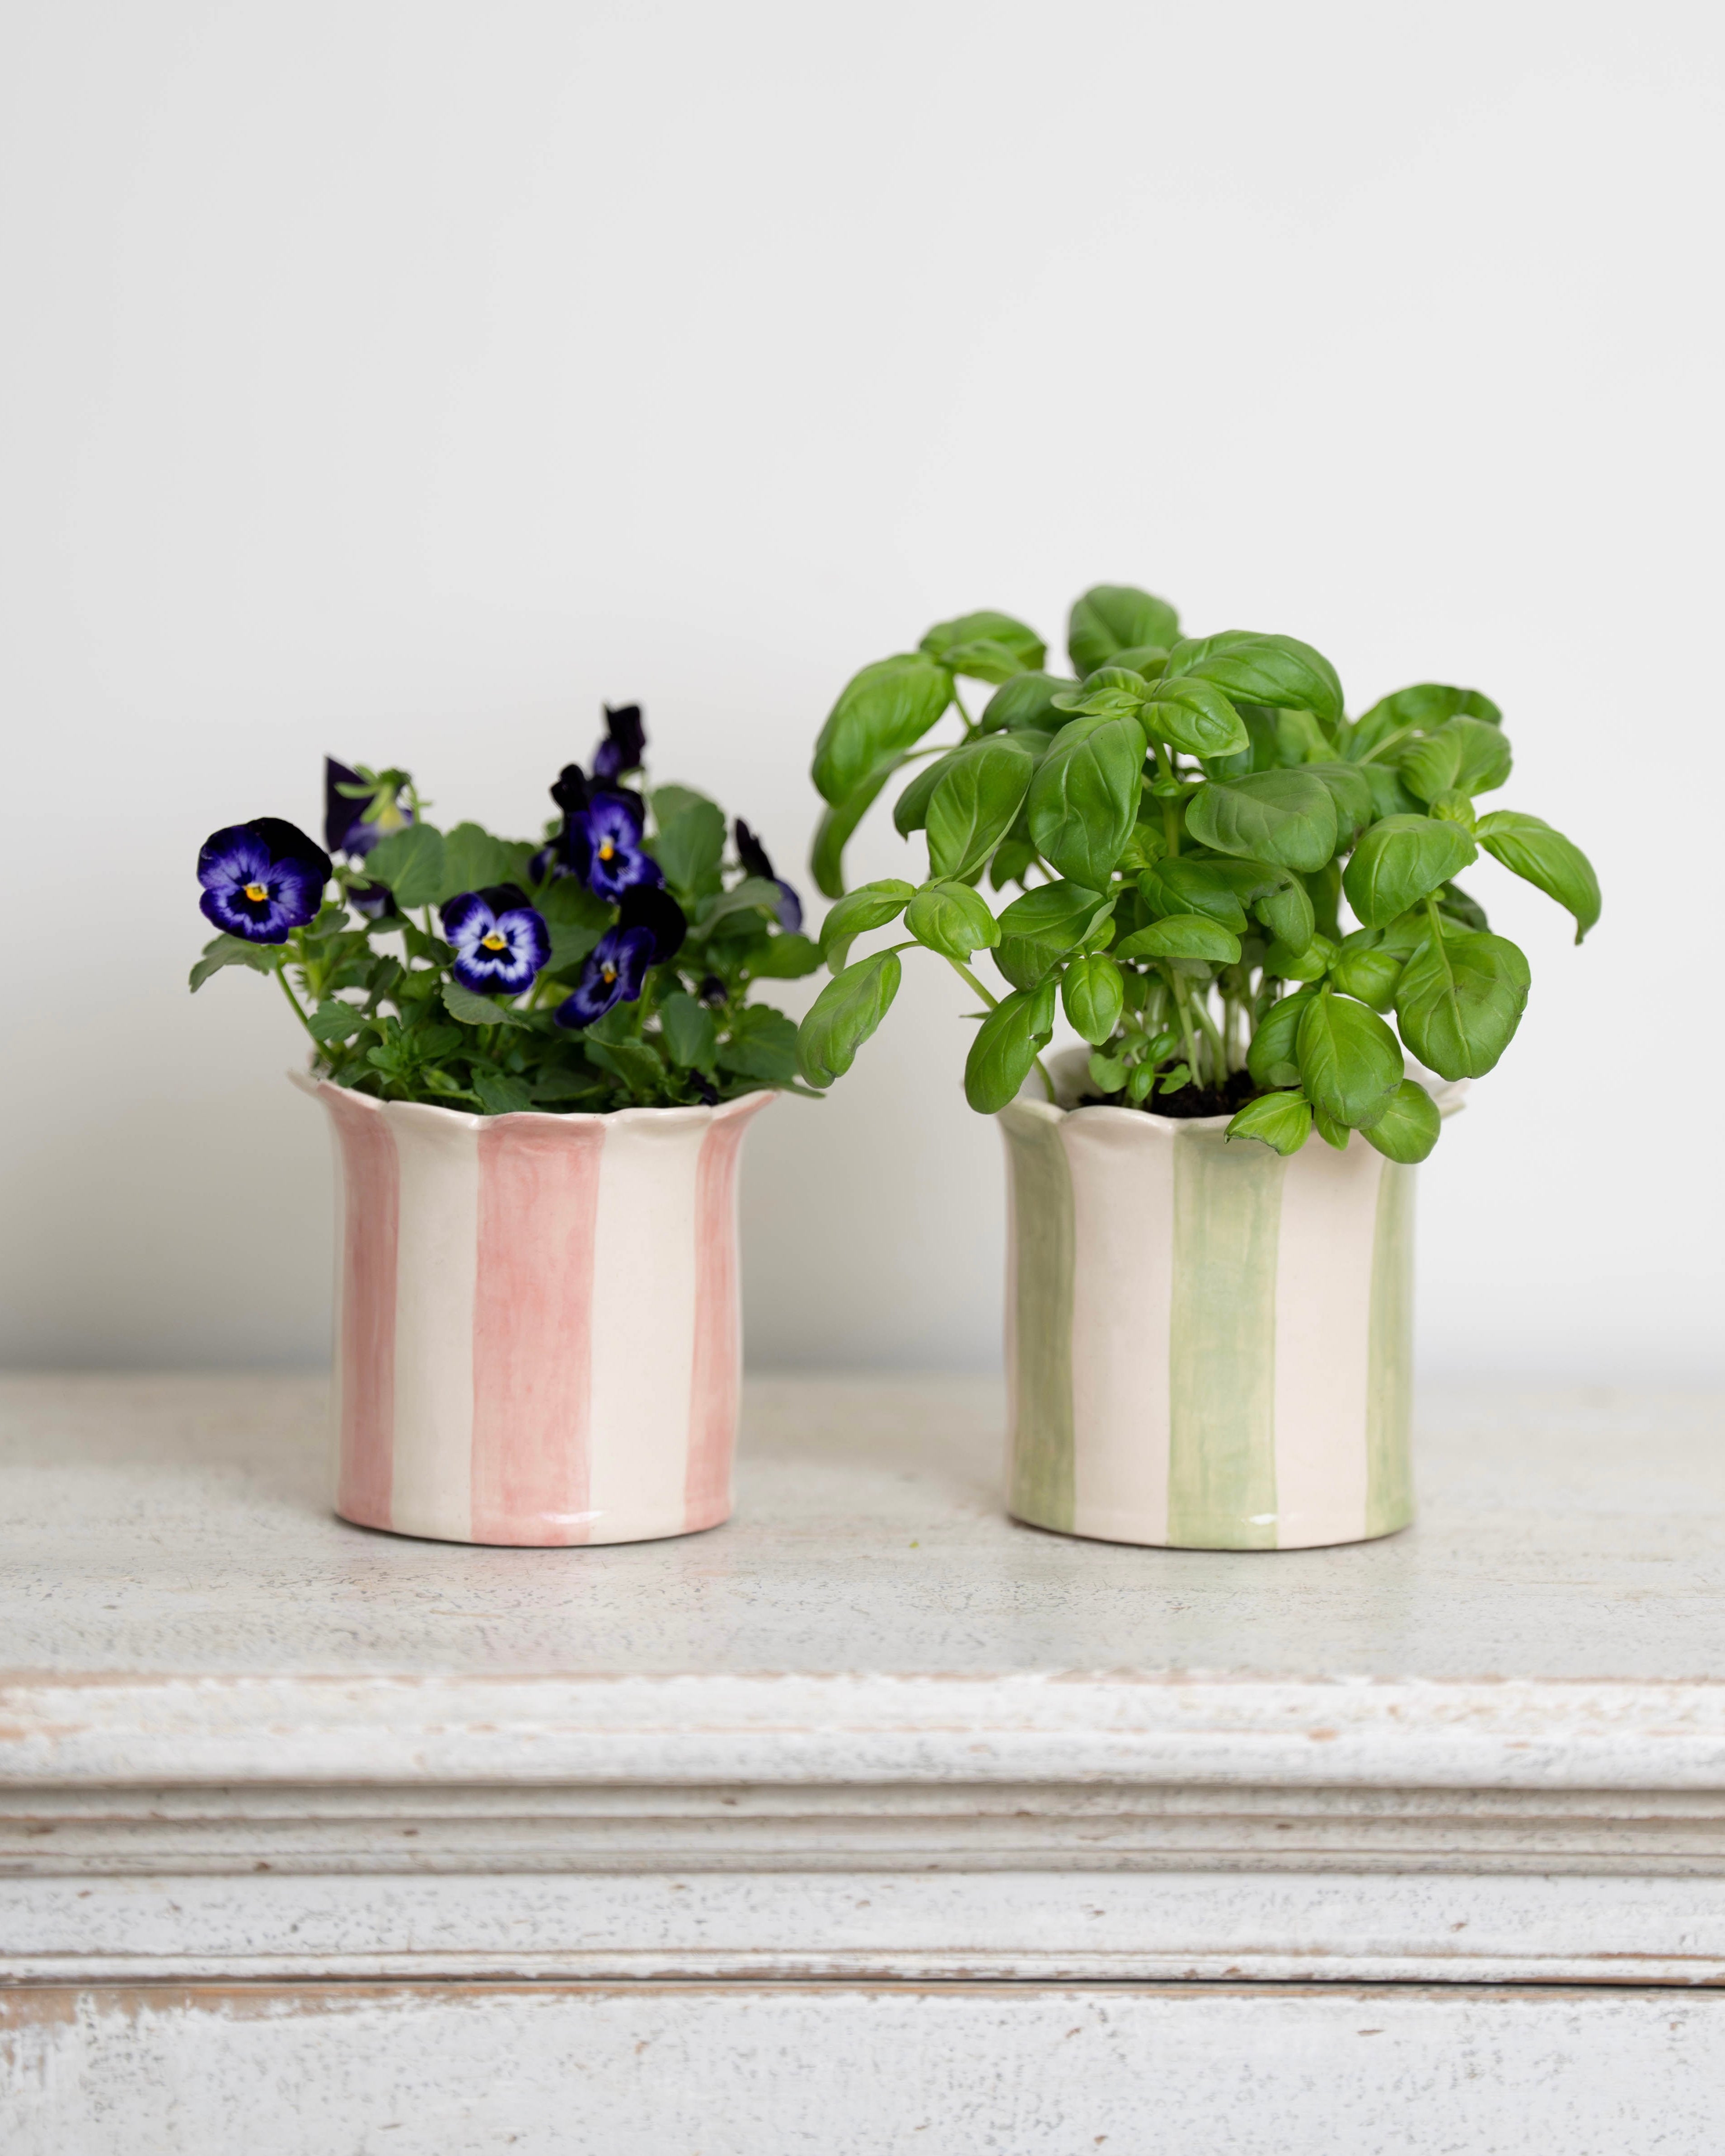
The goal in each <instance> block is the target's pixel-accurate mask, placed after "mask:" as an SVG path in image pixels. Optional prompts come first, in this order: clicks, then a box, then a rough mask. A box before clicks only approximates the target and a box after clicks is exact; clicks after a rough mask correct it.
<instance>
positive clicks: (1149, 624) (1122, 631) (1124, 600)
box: [1066, 584, 1180, 674]
mask: <svg viewBox="0 0 1725 2156" xmlns="http://www.w3.org/2000/svg"><path fill="white" fill-rule="evenodd" d="M1179 634H1180V617H1179V616H1178V614H1177V613H1175V612H1174V609H1173V608H1172V607H1171V606H1170V605H1169V604H1168V601H1167V600H1166V599H1158V598H1152V597H1151V595H1150V593H1148V592H1141V591H1139V590H1138V589H1137V588H1136V587H1135V586H1133V585H1132V584H1097V585H1096V586H1094V587H1093V588H1091V590H1090V591H1087V592H1086V593H1085V594H1084V596H1083V598H1081V599H1079V600H1078V601H1077V602H1076V604H1075V605H1074V607H1073V608H1072V612H1071V613H1070V616H1069V617H1068V619H1067V623H1066V649H1067V651H1068V653H1069V654H1070V658H1071V660H1072V664H1073V665H1074V666H1075V667H1076V670H1078V672H1079V673H1080V674H1093V673H1095V671H1096V669H1097V667H1099V666H1106V665H1107V664H1108V661H1109V660H1111V658H1112V657H1113V656H1114V654H1115V653H1116V652H1117V651H1123V650H1125V649H1127V647H1128V646H1132V645H1138V644H1155V645H1158V646H1159V647H1160V648H1162V649H1164V650H1165V649H1167V648H1168V646H1169V645H1171V644H1173V642H1174V641H1175V639H1177V638H1178V635H1179Z"/></svg>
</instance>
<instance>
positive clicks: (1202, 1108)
mask: <svg viewBox="0 0 1725 2156" xmlns="http://www.w3.org/2000/svg"><path fill="white" fill-rule="evenodd" d="M1067 650H1068V653H1069V655H1070V660H1071V665H1072V672H1071V674H1070V675H1060V674H1054V673H1050V672H1049V671H1047V670H1046V666H1045V660H1046V656H1047V654H1046V651H1045V647H1044V645H1043V643H1042V640H1041V639H1040V637H1039V636H1037V634H1035V632H1034V630H1033V629H1027V628H1026V627H1025V626H1024V624H1023V623H1022V622H1019V621H1014V619H1011V617H1010V616H1009V615H1006V614H1002V613H973V614H966V615H964V616H963V617H961V618H960V619H957V620H956V621H948V622H942V623H940V624H937V626H936V627H935V628H933V629H930V631H929V632H928V634H927V636H925V637H924V638H923V639H922V644H921V645H920V647H919V648H918V649H916V651H914V652H906V653H901V654H899V655H897V656H896V657H894V658H891V659H883V660H878V661H877V662H876V663H875V665H871V666H865V668H864V669H863V670H862V671H861V672H860V674H858V675H856V676H855V679H854V680H852V681H851V682H850V684H849V685H847V686H846V688H845V690H844V692H843V694H842V695H841V696H839V701H838V702H837V704H836V705H835V706H834V709H833V712H832V716H830V717H829V719H828V721H827V722H826V725H825V726H824V727H823V728H822V730H821V734H820V738H819V742H818V743H817V745H816V747H815V752H814V783H815V785H816V787H817V788H819V791H820V793H821V794H822V795H823V797H824V799H825V800H826V802H827V803H828V804H829V806H828V808H827V811H826V814H825V816H824V819H823V820H822V823H821V825H820V828H819V833H818V834H817V837H816V840H815V844H814V860H813V868H814V877H815V880H816V882H817V883H818V884H819V887H820V889H821V890H822V891H824V893H825V894H826V896H828V897H829V898H833V899H836V900H837V901H838V903H837V904H836V905H835V906H834V907H833V908H832V910H831V911H830V912H829V914H828V916H827V919H826V922H825V925H824V930H823V932H822V937H821V951H822V955H823V957H824V959H825V961H826V963H827V965H828V967H829V969H830V971H831V973H832V974H833V976H834V978H832V979H831V980H830V981H829V983H827V985H826V986H825V987H824V988H823V989H822V991H821V993H820V994H819V997H818V998H816V1000H815V1002H814V1006H813V1008H812V1009H810V1011H809V1014H808V1016H807V1017H806V1018H805V1019H803V1024H802V1025H801V1027H800V1029H799V1030H798V1058H799V1061H800V1065H801V1068H802V1071H803V1076H804V1078H805V1079H806V1080H807V1081H808V1082H809V1085H811V1086H816V1087H824V1086H828V1085H830V1084H831V1083H832V1081H834V1079H835V1078H837V1077H839V1076H840V1075H842V1074H843V1073H844V1072H845V1071H846V1070H849V1069H850V1065H851V1063H852V1061H853V1060H854V1059H855V1055H856V1053H857V1050H858V1049H859V1048H860V1046H861V1045H862V1043H863V1042H864V1041H865V1040H866V1039H868V1037H869V1035H870V1034H872V1033H873V1032H874V1030H875V1028H876V1027H877V1026H878V1025H879V1024H880V1022H881V1020H882V1019H883V1018H884V1017H885V1016H886V1012H887V1010H888V1009H889V1008H890V1006H891V1003H892V1000H893V998H894V996H895V995H896V993H897V990H898V986H899V981H900V953H901V952H904V951H907V950H910V949H912V948H914V947H917V946H921V947H922V948H924V949H926V950H928V951H931V952H933V953H934V954H935V955H936V956H937V957H940V958H942V959H944V960H946V961H947V963H949V964H950V965H952V967H953V968H955V969H956V970H957V973H959V974H960V975H961V976H962V977H963V979H964V980H965V981H966V982H967V983H968V984H969V986H970V987H971V988H973V990H974V991H975V993H976V994H977V995H978V998H980V1000H981V1004H982V1005H983V1010H982V1011H981V1013H980V1014H979V1016H980V1019H981V1023H980V1024H978V1029H977V1033H976V1038H975V1039H974V1041H973V1044H972V1046H971V1049H970V1053H969V1055H968V1060H967V1062H966V1065H965V1073H964V1085H965V1092H966V1094H967V1096H968V1099H969V1101H970V1104H971V1106H973V1108H975V1109H977V1110H978V1111H980V1112H981V1113H983V1114H985V1115H986V1114H992V1113H993V1111H996V1110H998V1109H999V1108H1002V1107H1004V1106H1005V1105H1006V1103H1007V1102H1008V1101H1010V1100H1011V1099H1012V1098H1013V1097H1014V1095H1015V1094H1016V1093H1017V1092H1018V1091H1019V1089H1020V1087H1022V1086H1024V1084H1025V1083H1026V1081H1028V1080H1029V1076H1030V1075H1031V1073H1032V1071H1033V1070H1038V1071H1040V1074H1041V1080H1042V1083H1043V1084H1044V1086H1045V1087H1046V1089H1047V1091H1048V1096H1049V1098H1050V1100H1052V1099H1053V1097H1054V1087H1053V1085H1052V1083H1051V1081H1050V1079H1049V1076H1048V1073H1047V1071H1046V1069H1045V1067H1044V1066H1043V1065H1042V1064H1041V1060H1040V1056H1041V1051H1042V1050H1043V1049H1044V1048H1045V1046H1046V1045H1047V1044H1048V1042H1049V1040H1050V1038H1051V1037H1052V1034H1053V1029H1054V1024H1055V1005H1056V1001H1057V1000H1058V1002H1059V1004H1060V1007H1061V1008H1063V1009H1064V1010H1065V1014H1066V1017H1067V1019H1069V1020H1070V1023H1071V1024H1072V1026H1073V1027H1074V1028H1075V1029H1076V1031H1077V1032H1078V1033H1079V1034H1081V1036H1082V1038H1083V1039H1085V1040H1086V1041H1087V1042H1088V1043H1090V1045H1091V1051H1092V1052H1091V1057H1090V1065H1089V1078H1090V1085H1091V1091H1090V1092H1089V1093H1088V1094H1087V1095H1086V1098H1088V1099H1091V1100H1092V1101H1104V1102H1107V1103H1111V1104H1112V1105H1115V1106H1133V1107H1138V1108H1142V1109H1147V1110H1149V1111H1152V1112H1155V1113H1159V1114H1163V1115H1176V1116H1208V1115H1218V1114H1226V1115H1228V1116H1230V1122H1229V1124H1228V1135H1229V1136H1230V1137H1243V1138H1257V1139H1260V1140H1262V1141H1263V1142H1264V1143H1265V1144H1266V1145H1269V1146H1272V1147H1275V1149H1276V1151H1277V1152H1281V1153H1292V1152H1297V1151H1298V1150H1299V1148H1300V1147H1301V1146H1302V1145H1303V1144H1304V1143H1305V1142H1306V1141H1307V1137H1309V1136H1310V1135H1311V1133H1312V1131H1313V1130H1314V1129H1316V1131H1317V1134H1318V1136H1319V1137H1322V1138H1323V1139H1324V1140H1326V1141H1327V1142H1328V1143H1329V1144H1331V1145H1332V1146H1336V1147H1344V1146H1345V1145H1346V1144H1347V1143H1348V1133H1349V1132H1351V1131H1356V1130H1357V1131H1359V1132H1362V1133H1363V1136H1364V1137H1365V1138H1366V1139H1367V1140H1368V1142H1369V1143H1371V1144H1372V1145H1373V1146H1375V1147H1377V1149H1378V1152H1382V1153H1384V1154H1386V1155H1387V1156H1388V1157H1389V1158H1390V1159H1392V1160H1396V1161H1409V1162H1411V1161H1418V1160H1423V1159H1424V1158H1425V1156H1426V1154H1427V1153H1429V1152H1430V1150H1431V1148H1432V1147H1433V1146H1434V1145H1435V1143H1436V1142H1437V1137H1438V1111H1437V1109H1436V1106H1435V1104H1434V1102H1433V1101H1432V1099H1431V1096H1430V1094H1429V1093H1428V1092H1427V1091H1425V1088H1424V1087H1423V1086H1421V1085H1420V1083H1419V1081H1417V1080H1416V1079H1414V1078H1412V1077H1410V1076H1409V1075H1408V1073H1407V1069H1406V1065H1405V1063H1404V1054H1403V1050H1404V1045H1405V1047H1406V1048H1407V1049H1408V1050H1411V1051H1412V1053H1413V1055H1414V1056H1415V1057H1417V1058H1418V1059H1419V1061H1420V1064H1422V1065H1424V1066H1425V1069H1426V1070H1429V1071H1432V1072H1435V1073H1436V1074H1437V1075H1439V1076H1440V1077H1443V1078H1446V1079H1456V1078H1476V1077H1479V1076H1481V1075H1482V1074H1483V1073H1484V1072H1486V1071H1487V1070H1491V1068H1492V1066H1493V1065H1495V1064H1496V1063H1497V1059H1498V1058H1499V1056H1501V1055H1502V1053H1503V1051H1504V1050H1505V1049H1506V1048H1507V1046H1508V1045H1509V1043H1510V1040H1511V1039H1512V1037H1513V1035H1514V1034H1515V1030H1516V1028H1517V1025H1518V1024H1519V1023H1520V1021H1521V1016H1522V1009H1523V1008H1524V1006H1525V1004H1526V1003H1527V987H1528V968H1527V959H1526V958H1525V957H1524V956H1523V955H1522V952H1520V951H1519V950H1518V949H1517V947H1516V946H1515V945H1514V944H1513V943H1512V942H1509V941H1508V940H1507V938H1506V937H1502V936H1497V935H1493V934H1492V932H1491V929H1490V927H1488V925H1487V923H1486V916H1485V913H1484V911H1482V909H1481V906H1480V905H1479V903H1478V901H1476V899H1474V898H1473V897H1471V896H1470V895H1469V894H1468V893H1467V892H1466V891H1464V890H1463V889H1462V887H1461V885H1460V884H1459V883H1458V882H1457V881H1456V878H1457V877H1458V876H1459V875H1461V874H1462V873H1463V872H1464V871H1465V870H1466V869H1467V868H1468V867H1469V866H1470V865H1471V864H1472V863H1473V862H1474V861H1475V860H1477V858H1478V856H1479V855H1480V853H1481V850H1483V851H1485V852H1486V853H1488V854H1490V855H1492V856H1493V857H1494V858H1495V859H1496V860H1499V861H1501V862H1502V864H1503V865H1504V866H1505V867H1507V868H1508V869H1510V870H1513V872H1514V873H1515V874H1516V875H1519V876H1522V877H1524V878H1525V879H1526V880H1527V881H1528V882H1529V883H1532V884H1533V885H1537V886H1538V889H1539V890H1541V891H1544V892H1545V893H1546V894H1547V895H1548V896H1549V897H1551V898H1553V899H1555V900H1556V901H1557V902H1558V905H1560V906H1564V907H1566V908H1567V909H1568V911H1569V912H1570V913H1571V914H1572V915H1573V916H1574V920H1575V940H1576V942H1578V943H1579V942H1580V941H1581V939H1582V937H1584V935H1585V934H1586V932H1587V931H1588V930H1589V928H1590V927H1592V926H1593V924H1594V921H1596V920H1597V919H1598V918H1599V884H1598V882H1597V880H1596V879H1595V877H1594V871H1593V870H1592V868H1591V867H1590V865H1589V863H1588V860H1587V859H1586V857H1585V855H1583V854H1582V853H1581V852H1580V850H1579V849H1578V848H1577V847H1576V846H1574V845H1573V844H1571V843H1570V841H1569V840H1568V839H1566V838H1564V837H1563V835H1562V834H1561V833H1559V832H1558V831H1555V830H1553V829H1552V827H1551V826H1550V825H1549V824H1545V823H1543V822H1541V820H1540V819H1539V818H1538V817H1537V816H1529V815H1526V814H1523V813H1522V811H1521V810H1519V809H1514V808H1486V809H1483V810H1482V809H1481V808H1480V807H1479V805H1478V803H1479V798H1480V797H1481V795H1488V794H1490V793H1493V792H1495V791H1496V789H1497V788H1498V787H1500V786H1502V784H1503V783H1504V782H1505V780H1506V779H1507V778H1508V777H1509V774H1510V747H1509V742H1508V741H1507V739H1506V737H1505V736H1504V732H1503V729H1502V725H1501V723H1500V715H1499V712H1498V710H1497V706H1496V705H1495V704H1493V703H1492V702H1491V701H1490V700H1489V699H1488V698H1487V697H1486V696H1481V694H1480V693H1479V691H1478V690H1474V689H1456V688H1450V687H1447V686H1445V685H1441V684H1440V683H1435V682H1423V683H1420V685H1417V686H1415V687H1413V688H1409V689H1400V690H1397V691H1396V692H1395V694H1394V696H1385V697H1384V699H1383V700H1382V701H1380V702H1378V703H1376V704H1374V705H1373V706H1372V707H1371V709H1370V710H1369V711H1367V712H1366V713H1365V714H1364V715H1363V716H1362V717H1360V718H1358V719H1349V718H1348V716H1347V715H1346V712H1345V711H1344V708H1343V696H1342V685H1341V683H1340V681H1339V680H1337V675H1336V670H1335V669H1334V667H1333V666H1332V665H1331V664H1330V662H1329V660H1327V659H1326V658H1324V657H1323V656H1322V654H1321V653H1319V652H1317V651H1314V650H1313V649H1312V646H1311V645H1310V644H1301V642H1299V641H1298V640H1297V639H1296V638H1294V637H1291V636H1270V635H1261V634H1257V633H1255V632H1254V631H1250V630H1245V629H1224V631H1222V632H1221V633H1220V634H1218V635H1214V636H1203V637H1184V636H1182V635H1181V634H1180V625H1179V620H1178V616H1177V614H1176V613H1175V611H1174V609H1173V607H1171V606H1169V605H1168V603H1166V601H1164V600H1162V599H1159V598H1153V597H1152V596H1151V594H1150V593H1147V592H1142V591H1137V590H1135V589H1133V588H1131V587H1128V586H1125V585H1108V584H1105V585H1100V586H1098V587H1097V588H1096V589H1095V590H1093V591H1090V592H1086V593H1085V595H1084V597H1083V598H1081V599H1080V600H1079V601H1078V603H1076V606H1074V608H1072V612H1071V617H1070V624H1069V629H1068V635H1067ZM960 680H968V681H973V682H980V683H982V684H983V685H984V688H985V691H986V690H988V689H992V691H993V693H992V694H991V695H989V696H988V701H986V702H985V703H983V704H982V706H981V708H980V710H978V711H976V713H975V715H974V716H973V714H972V711H971V710H970V708H968V706H967V704H966V702H965V701H964V698H963V696H962V695H961V693H960V690H959V687H958V684H959V681H960ZM949 713H950V714H952V715H953V716H956V719H957V724H958V726H959V730H960V732H959V738H958V739H957V741H956V742H949V741H945V740H943V741H941V742H937V743H936V744H933V745H928V744H927V743H926V741H925V737H927V735H928V734H929V733H930V732H931V731H932V729H933V728H934V726H936V725H937V722H938V721H941V720H942V718H944V717H946V716H947V715H948V714H949ZM919 761H920V762H922V769H921V770H920V772H918V773H916V776H915V777H914V778H912V779H911V782H910V783H909V784H908V785H907V786H906V787H905V788H904V789H903V791H902V792H901V793H900V795H899V797H898V799H897V802H896V805H895V807H894V810H893V820H894V822H895V824H896V825H897V828H898V829H899V831H900V832H901V834H902V835H903V836H904V837H905V838H906V839H910V838H911V837H912V835H913V834H916V833H918V832H921V833H922V834H923V835H924V837H925V839H926V840H927V848H928V875H927V877H926V878H925V879H924V880H922V882H921V883H917V884H912V883H911V882H909V881H906V880H901V879H897V878H890V879H887V880H884V881H881V882H877V883H870V884H865V885H862V886H861V887H860V889H858V890H856V891H850V892H849V893H847V892H846V891H845V880H844V868H843V853H844V848H845V842H846V841H847V839H849V838H850V834H851V833H852V832H853V831H854V830H855V828H856V825H857V824H858V822H859V821H860V819H861V817H862V816H863V814H864V813H865V811H866V810H867V808H869V806H870V803H872V802H873V801H874V800H875V797H876V796H877V795H878V794H879V793H880V792H881V790H882V789H883V788H885V786H886V783H887V782H888V780H889V779H890V778H892V777H893V775H894V774H895V773H896V772H898V771H900V770H901V768H903V767H906V765H909V764H912V763H915V762H919ZM985 879H986V881H987V884H988V888H989V889H990V890H991V891H994V892H996V893H1005V892H1008V891H1016V892H1017V893H1018V895H1017V896H1014V897H1012V898H1011V899H1010V901H1009V903H1007V904H1005V905H1004V906H1002V907H1001V908H1000V910H999V911H998V913H997V912H996V911H994V909H993V907H992V906H990V904H989V903H988V901H987V900H986V899H985V898H984V897H983V894H982V890H981V888H980V886H981V885H982V884H983V881H984V880H985ZM1344 909H1345V910H1344ZM895 924H897V925H899V926H901V927H902V929H903V931H904V933H903V935H902V937H901V938H899V939H898V940H896V941H893V942H891V943H889V944H888V946H887V947H886V948H884V949H880V950H876V951H875V952H874V953H873V954H872V955H871V956H869V957H863V958H860V959H858V960H856V961H855V962H852V960H851V953H852V948H853V946H854V945H855V942H856V941H857V939H858V938H859V937H861V936H863V935H865V934H867V933H868V932H870V931H879V930H882V929H886V928H888V927H892V926H893V925H895ZM985 952H986V953H987V954H988V958H989V960H990V962H991V963H992V965H993V969H994V970H995V972H996V973H999V976H1000V978H1001V982H1002V983H1003V986H1002V988H1001V991H1000V993H998V994H997V993H995V991H994V990H993V988H989V987H988V986H986V985H985V984H984V983H983V980H982V979H981V978H978V973H977V972H976V970H975V968H976V965H977V963H978V962H979V960H980V958H981V957H982V955H983V953H985ZM1392 1017H1393V1018H1394V1025H1392V1024H1390V1022H1389V1021H1390V1019H1391V1018H1392ZM1398 1036H1399V1038H1398Z"/></svg>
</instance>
